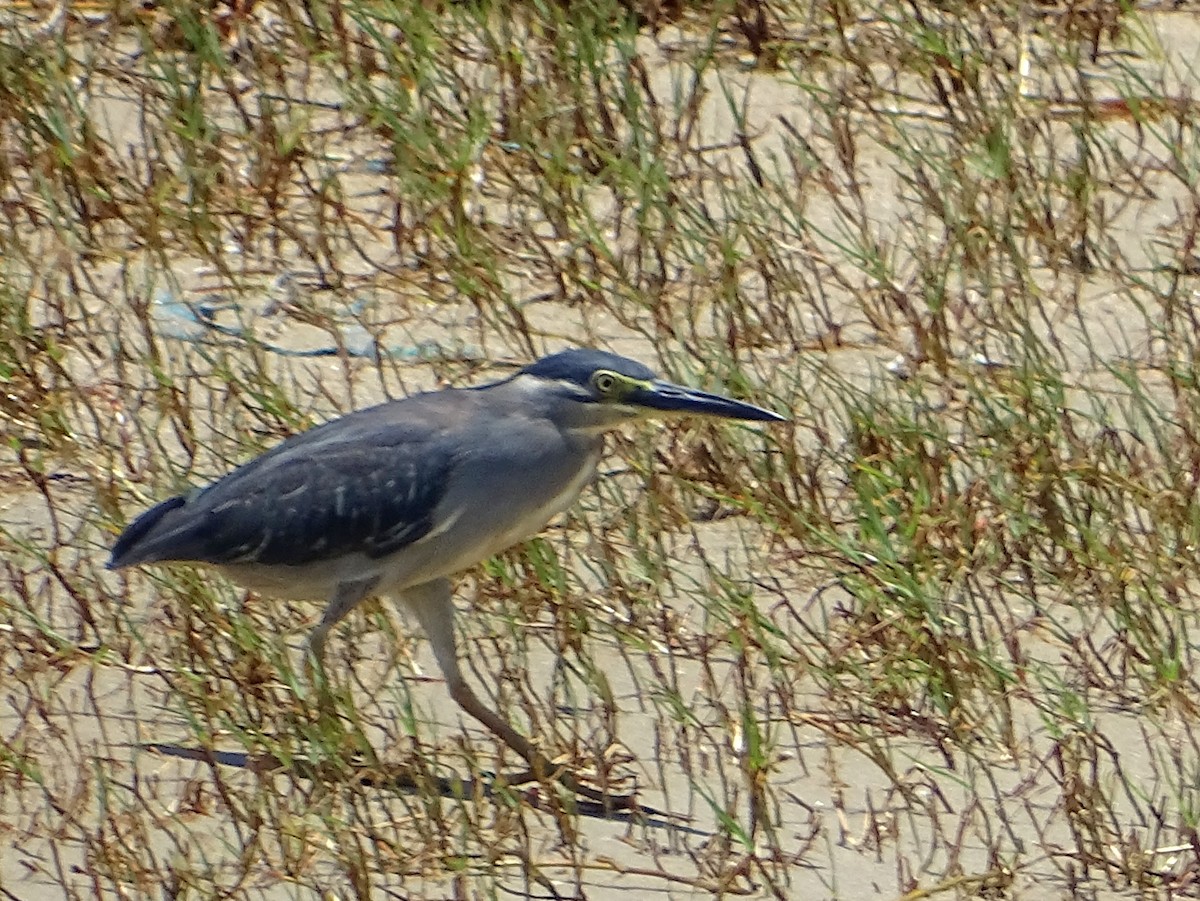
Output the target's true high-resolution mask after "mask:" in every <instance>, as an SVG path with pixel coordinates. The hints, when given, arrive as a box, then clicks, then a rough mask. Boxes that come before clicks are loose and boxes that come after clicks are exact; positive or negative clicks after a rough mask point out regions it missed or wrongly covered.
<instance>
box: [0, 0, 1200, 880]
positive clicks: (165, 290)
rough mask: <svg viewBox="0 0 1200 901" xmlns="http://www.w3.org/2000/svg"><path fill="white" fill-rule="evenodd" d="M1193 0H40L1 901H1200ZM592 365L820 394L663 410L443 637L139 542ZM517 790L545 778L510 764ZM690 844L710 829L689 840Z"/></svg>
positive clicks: (5, 220) (14, 428) (491, 573)
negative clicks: (753, 900)
mask: <svg viewBox="0 0 1200 901" xmlns="http://www.w3.org/2000/svg"><path fill="white" fill-rule="evenodd" d="M1198 42H1200V24H1197V21H1196V18H1195V11H1194V10H1190V9H1185V8H1183V7H1181V6H1179V5H1178V4H1176V5H1172V4H1165V3H1150V2H1147V3H1128V2H1126V3H1113V2H1095V3H1088V4H1083V3H1073V2H1065V0H1064V2H1062V3H1060V4H1057V5H1056V4H1054V3H1017V2H1000V3H993V4H976V3H965V2H955V0H948V2H943V3H937V4H935V3H921V2H911V3H909V2H906V3H889V2H878V0H859V2H845V0H825V2H816V3H810V4H798V3H787V2H774V0H771V2H760V0H737V2H726V0H717V2H716V3H715V4H714V5H710V6H703V5H697V4H683V3H646V4H637V5H622V4H619V3H615V2H611V0H572V2H571V3H570V4H545V3H540V2H532V3H528V2H521V3H505V2H500V0H467V2H462V3H453V4H437V3H426V4H421V3H416V2H413V0H343V2H325V0H314V2H308V3H304V4H291V3H282V2H268V0H259V2H229V3H223V4H197V3H194V2H192V0H165V2H162V3H158V4H149V5H142V6H130V5H128V4H116V3H114V4H106V3H89V2H77V3H72V4H60V5H55V6H50V5H46V4H38V3H34V4H26V3H23V2H12V3H9V4H7V5H6V6H4V7H3V8H2V9H0V217H2V218H0V434H2V435H3V449H0V480H2V484H3V489H4V490H3V492H0V495H2V496H0V560H2V561H3V562H2V566H3V569H4V573H5V578H4V579H3V581H0V699H2V700H3V704H2V706H0V847H3V848H4V850H3V851H0V895H3V896H4V897H6V898H22V899H24V898H34V897H37V898H42V897H60V896H61V897H64V898H81V899H82V898H93V897H101V898H129V897H142V896H155V897H170V898H180V899H182V898H212V897H227V898H270V899H274V898H289V897H295V898H315V897H338V898H342V897H362V898H366V897H388V896H392V895H395V896H400V897H461V898H476V897H479V898H488V897H497V898H499V897H512V896H525V895H528V896H531V897H541V898H554V897H561V898H576V897H578V898H584V897H586V898H592V899H595V898H610V897H621V896H628V897H642V896H643V895H644V894H645V893H648V892H654V893H657V895H658V896H661V897H686V896H689V895H697V896H708V895H716V896H722V897H723V896H742V895H749V896H755V897H775V898H824V897H828V898H845V899H862V898H884V899H906V901H915V899H921V898H933V897H954V898H976V897H982V898H1012V899H1021V898H1028V899H1044V898H1064V899H1066V898H1070V899H1110V898H1111V899H1124V898H1128V899H1133V898H1138V899H1143V898H1164V899H1166V898H1184V897H1194V896H1195V895H1196V893H1197V885H1198V884H1200V882H1198V879H1200V838H1198V833H1197V827H1198V821H1200V783H1198V782H1197V774H1198V773H1200V744H1198V742H1197V739H1196V736H1195V733H1196V731H1197V730H1196V729H1195V724H1196V722H1197V720H1196V719H1194V717H1196V716H1197V698H1200V685H1198V681H1197V680H1198V674H1197V670H1196V666H1197V664H1198V662H1200V660H1198V657H1197V655H1198V653H1200V648H1198V645H1197V640H1198V638H1194V636H1200V580H1198V579H1197V577H1196V575H1195V573H1196V572H1197V564H1198V563H1200V560H1198V558H1200V494H1198V492H1200V387H1198V384H1200V363H1198V361H1197V353H1196V348H1197V341H1198V339H1197V335H1198V333H1200V319H1198V316H1197V313H1196V310H1197V307H1198V305H1197V298H1198V297H1200V294H1198V292H1200V281H1198V279H1200V251H1198V250H1197V235H1198V234H1200V206H1198V203H1197V196H1200V195H1198V182H1200V124H1198V123H1200V118H1198V116H1197V107H1196V101H1195V100H1194V99H1193V96H1194V95H1195V94H1196V92H1197V88H1198V86H1200V73H1198V71H1197V66H1198V65H1200V64H1198V63H1197V56H1196V53H1195V48H1196V46H1197V44H1198ZM568 343H580V344H592V345H600V346H605V347H609V348H611V349H614V350H617V351H619V352H622V353H625V354H627V355H630V356H634V357H638V358H640V359H642V360H644V361H645V362H647V363H651V364H653V365H655V366H657V367H658V368H659V369H661V370H662V371H663V372H665V373H667V374H669V375H671V376H672V377H675V378H678V379H680V380H684V381H690V382H693V383H696V384H710V385H719V386H722V388H723V389H727V390H729V391H730V392H731V393H738V394H742V395H744V396H748V397H750V398H752V399H754V400H755V401H757V402H761V403H763V404H765V405H767V406H772V407H774V408H776V409H781V410H790V411H791V413H792V415H793V416H794V423H793V425H792V426H791V427H789V428H783V429H772V430H762V429H754V428H744V427H737V426H735V427H729V426H719V427H718V426H710V425H703V424H702V425H699V426H697V425H695V424H691V425H685V426H682V427H680V428H672V429H669V430H662V431H659V432H657V433H630V434H628V435H626V436H623V437H622V438H621V439H620V440H619V441H616V442H614V445H613V447H612V455H611V459H610V460H609V462H608V463H607V464H606V475H605V477H604V478H603V479H602V480H601V481H600V483H599V484H597V486H596V487H595V489H594V490H592V491H590V492H589V493H588V494H587V495H586V496H585V499H584V501H583V503H582V504H581V505H580V506H579V507H578V508H577V509H576V510H575V511H574V512H572V513H571V514H570V516H569V517H567V518H566V519H565V520H564V521H563V522H562V523H561V524H560V525H558V526H556V527H554V528H552V529H550V530H549V531H547V532H546V533H545V534H544V535H542V536H540V537H539V538H537V539H535V540H533V541H531V542H529V543H527V544H526V545H525V546H523V547H521V548H519V549H517V550H514V551H512V552H510V553H508V554H506V555H505V556H504V557H502V558H499V559H496V560H493V561H490V562H489V563H487V564H486V565H484V566H482V567H480V568H478V569H477V570H476V571H474V572H472V573H469V574H467V575H466V576H464V578H463V579H462V581H461V586H460V590H459V600H460V604H461V605H462V606H463V607H464V608H469V610H470V615H469V616H466V617H462V618H461V620H462V622H463V627H462V628H463V632H464V634H463V641H464V646H465V648H466V649H467V653H466V654H465V658H466V660H467V662H468V663H469V665H470V666H471V667H473V672H472V673H471V674H470V675H469V677H470V678H472V679H473V680H474V682H475V684H476V685H478V686H480V688H481V690H482V691H483V692H485V696H486V697H488V698H490V699H491V700H493V701H494V703H495V704H496V705H497V706H498V707H501V708H503V709H504V710H505V712H506V714H507V715H509V716H510V717H511V718H512V719H513V720H514V721H515V722H517V723H519V724H521V726H522V728H524V729H525V730H527V732H528V734H530V735H533V736H536V737H537V738H538V739H539V740H540V741H541V742H542V743H543V746H544V747H545V749H546V750H547V751H548V753H549V754H550V756H552V757H555V756H560V755H561V756H562V757H563V759H564V760H568V761H570V764H571V766H572V767H573V768H575V769H576V770H578V771H579V772H581V773H583V774H585V775H586V776H588V777H589V778H590V779H591V781H592V782H593V783H594V784H596V785H599V786H601V787H605V788H607V787H610V786H612V787H614V788H619V789H620V790H622V791H624V790H628V789H630V788H631V787H634V786H636V787H637V789H638V791H639V793H640V795H641V797H643V798H644V800H645V801H646V803H647V804H650V805H653V806H654V807H656V808H660V809H663V810H666V811H669V812H671V813H672V814H675V815H677V816H673V817H651V818H648V819H646V820H643V821H638V820H629V819H623V820H622V819H616V820H606V819H604V818H602V817H600V816H598V813H599V811H597V810H594V809H592V808H590V807H588V806H586V805H583V804H580V803H578V801H577V799H573V798H570V797H566V796H564V795H563V794H562V793H561V792H560V791H557V790H556V789H555V788H554V787H553V786H551V785H541V786H538V787H536V788H531V787H530V786H527V785H520V786H518V785H508V784H506V782H505V780H504V778H503V774H504V773H506V772H508V771H509V770H510V768H511V767H512V766H513V765H514V764H515V763H516V761H513V760H511V759H507V758H506V757H501V756H499V755H500V749H499V748H497V746H496V743H495V742H494V741H492V740H491V738H490V737H489V736H488V735H486V734H485V733H482V732H481V731H480V730H478V729H477V728H475V726H474V725H473V724H472V723H468V722H463V721H461V720H460V719H459V718H458V717H457V716H456V715H455V711H454V708H453V707H452V706H448V705H447V704H446V703H445V695H444V687H443V686H441V685H440V684H438V682H437V681H436V680H433V679H428V678H425V676H424V674H425V673H435V672H436V669H435V668H433V667H432V666H431V662H430V660H429V659H428V654H427V649H426V648H425V646H424V644H423V643H422V642H421V641H420V640H419V636H414V632H413V629H412V628H411V627H410V626H409V625H408V624H407V623H405V622H403V621H402V620H401V619H400V618H399V617H398V616H396V615H394V614H393V611H392V609H391V607H390V606H389V605H388V604H387V603H386V602H384V603H380V604H371V605H367V609H366V611H365V612H364V613H359V614H355V615H354V616H352V617H351V618H350V620H349V622H348V623H347V624H346V625H345V626H343V627H342V628H341V629H340V630H339V633H338V636H337V639H336V640H335V641H333V642H332V643H331V647H330V651H331V663H334V661H336V663H334V672H335V673H336V674H337V678H338V683H337V684H336V685H335V686H334V689H335V691H336V692H337V694H338V705H339V707H338V709H339V712H340V713H341V719H340V720H338V721H333V720H331V719H330V718H328V717H318V716H317V715H316V714H315V712H314V710H313V709H312V707H311V705H310V703H309V701H310V696H309V689H308V687H307V684H306V682H305V679H304V676H303V671H302V667H301V666H300V655H299V646H300V643H301V641H302V640H303V638H304V636H305V635H306V634H307V631H308V629H309V628H310V627H311V625H312V623H313V621H314V619H315V617H316V616H317V615H318V613H319V605H317V604H313V605H311V606H306V605H302V604H294V603H285V602H282V601H278V600H276V599H273V598H269V597H260V596H257V595H244V594H242V593H241V592H239V591H237V590H236V589H234V588H232V587H231V586H229V585H227V584H226V583H223V582H222V581H220V580H219V579H217V578H216V577H213V576H211V575H209V574H205V573H201V572H197V571H192V570H188V569H186V568H180V569H159V570H154V571H146V572H138V573H135V574H129V575H121V576H117V575H114V574H111V573H108V572H106V571H105V570H104V568H103V563H104V560H105V559H106V556H107V548H108V546H109V545H110V543H111V540H112V538H113V536H114V535H115V534H116V532H117V531H118V529H119V528H120V527H121V526H122V525H123V524H124V523H125V522H127V521H128V519H129V518H130V517H131V516H132V515H134V514H135V513H136V512H137V511H138V510H140V509H142V508H143V507H144V506H145V505H146V504H147V503H149V502H150V501H151V500H153V499H155V498H159V497H162V496H164V495H166V494H167V493H168V492H171V491H175V490H178V489H180V488H181V486H184V485H186V484H199V483H203V482H205V481H207V480H208V479H210V478H212V477H214V476H216V475H218V474H220V473H222V472H224V471H226V470H227V469H228V468H229V467H230V466H232V465H234V464H236V463H237V462H239V461H242V460H244V459H246V458H248V457H249V456H251V455H252V454H254V453H256V452H259V451H261V450H263V449H264V448H266V447H268V446H270V445H271V444H273V443H274V442H276V441H278V440H279V439H280V438H281V437H283V436H285V435H288V434H292V433H294V432H296V431H298V430H301V429H303V428H306V427H308V426H309V425H311V424H312V423H315V422H318V421H321V420H322V419H324V418H327V417H328V416H331V415H334V414H335V413H337V412H339V411H344V410H347V409H350V408H352V407H359V406H364V405H367V404H369V403H371V402H374V401H377V400H380V399H382V398H384V397H387V396H395V395H398V394H403V393H406V392H412V391H416V390H420V389H421V388H424V387H429V386H432V385H435V384H444V383H454V384H470V383H473V382H478V381H481V380H484V379H487V378H490V377H495V376H498V375H500V374H501V373H503V372H505V371H507V369H506V368H505V367H507V366H508V365H509V364H518V363H521V362H524V361H526V360H528V359H530V358H531V357H533V356H536V355H538V354H540V353H542V352H545V351H547V350H551V349H556V348H559V347H561V346H563V345H565V344H568ZM496 774H500V775H499V776H497V775H496ZM684 818H687V819H684Z"/></svg>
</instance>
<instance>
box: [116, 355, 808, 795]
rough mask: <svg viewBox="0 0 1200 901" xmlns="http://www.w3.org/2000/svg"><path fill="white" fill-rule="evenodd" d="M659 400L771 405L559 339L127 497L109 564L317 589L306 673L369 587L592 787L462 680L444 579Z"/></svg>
mask: <svg viewBox="0 0 1200 901" xmlns="http://www.w3.org/2000/svg"><path fill="white" fill-rule="evenodd" d="M675 415H693V416H706V417H716V418H721V419H731V420H745V421H756V422H780V421H784V420H785V417H783V416H781V415H779V414H778V413H774V412H772V411H770V410H768V409H765V408H763V407H758V406H754V405H753V404H750V403H746V402H743V401H739V400H734V399H732V398H729V397H725V396H722V395H720V394H713V393H709V392H706V391H700V390H697V389H695V388H690V387H686V386H684V385H679V384H673V383H671V382H668V381H664V380H662V379H660V378H658V377H657V376H656V375H655V373H654V372H653V371H652V370H651V369H649V368H648V367H646V366H644V365H642V364H641V363H638V362H636V361H634V360H630V359H627V358H624V357H621V356H618V355H616V354H613V353H609V352H606V351H602V350H595V349H589V348H574V349H569V350H564V351H560V352H558V353H554V354H551V355H550V356H546V357H543V358H542V359H540V360H537V361H536V362H534V363H531V364H529V365H527V366H525V367H523V368H521V369H519V370H517V371H516V372H515V373H514V374H512V375H510V376H508V377H507V378H503V379H501V380H499V381H494V382H490V383H488V384H483V385H479V386H475V387H467V388H445V389H442V390H439V391H430V392H425V393H421V394H416V395H412V396H410V397H406V398H402V399H397V400H392V401H388V402H386V403H383V404H380V405H378V406H374V407H370V408H367V409H362V410H358V411H355V412H352V413H348V414H346V415H344V416H342V417H340V418H337V419H334V420H331V421H329V422H326V423H324V424H323V425H318V426H316V427H315V428H312V429H310V430H308V431H305V432H302V433H299V434H297V435H293V436H292V437H290V438H287V439H285V440H284V441H283V442H281V443H280V444H278V445H277V446H275V447H274V448H272V449H271V450H268V451H267V452H265V453H263V454H262V455H260V456H258V457H256V458H254V459H252V460H250V461H249V462H248V463H245V464H243V465H242V466H240V467H238V468H236V469H234V470H233V471H232V472H230V473H228V474H227V475H225V476H224V477H222V478H220V479H218V480H217V481H215V482H213V483H212V484H210V485H208V486H207V487H205V488H200V489H196V490H193V491H190V492H187V493H185V494H179V495H176V496H174V497H170V498H167V499H166V500H164V501H162V502H160V503H159V504H157V505H156V506H154V507H151V508H150V509H149V510H147V511H145V512H144V513H142V514H141V515H140V516H138V517H137V518H136V519H135V520H134V521H133V522H132V523H131V524H130V525H129V526H128V527H127V528H126V529H125V530H124V531H123V532H122V533H121V535H120V536H119V537H118V538H117V541H116V543H115V544H114V546H113V549H112V556H111V558H110V560H109V562H108V566H109V568H110V569H125V568H127V567H132V566H140V565H143V564H153V563H198V564H206V565H208V566H210V567H213V568H215V569H216V570H218V571H219V572H221V573H223V574H224V575H225V576H227V577H228V578H229V579H230V580H232V581H233V582H235V583H237V584H239V585H241V586H243V587H245V588H247V589H250V590H252V591H255V592H259V593H262V594H267V595H271V596H275V597H278V598H281V599H288V600H323V601H325V602H326V607H325V610H324V613H323V615H322V616H321V619H320V622H319V623H318V624H317V625H316V627H315V628H314V629H313V631H312V633H311V635H310V636H309V639H308V642H307V656H306V659H307V660H309V661H311V662H312V663H313V664H315V668H316V670H315V671H316V672H318V673H323V672H324V665H325V649H326V644H327V642H328V639H329V634H330V631H331V630H332V629H333V628H334V626H336V625H337V624H338V622H340V621H341V620H342V619H343V618H344V617H345V616H346V615H347V614H348V613H349V612H350V611H351V610H353V609H354V607H355V606H356V605H358V604H359V603H360V602H361V601H363V600H364V599H366V598H368V597H372V596H376V595H379V596H387V597H390V598H393V599H395V600H396V601H397V602H399V604H400V606H401V607H402V608H403V609H404V610H406V611H407V612H408V613H410V614H411V615H412V617H413V618H415V620H416V621H417V624H418V625H419V626H420V628H421V630H422V631H423V632H424V633H425V635H426V637H427V638H428V640H429V642H430V644H431V646H432V650H433V654H434V657H435V659H436V661H437V664H438V668H439V669H440V670H441V672H442V675H443V677H444V678H445V681H446V686H447V688H448V690H449V693H450V696H451V698H453V700H454V701H455V703H457V704H458V705H459V707H460V708H461V709H462V710H464V711H465V712H466V713H468V714H469V715H470V716H472V717H474V718H475V719H476V720H478V721H479V722H480V723H482V724H483V725H484V726H486V727H487V728H488V729H489V730H490V731H491V732H492V733H493V734H494V735H495V736H496V737H498V738H499V739H500V740H502V741H503V742H504V743H505V744H506V745H507V746H508V747H509V748H511V749H512V750H513V751H514V752H516V753H517V754H518V755H519V756H520V757H521V758H522V759H523V760H524V761H525V762H526V763H527V764H528V765H529V767H530V768H531V770H532V772H533V774H534V775H535V776H536V778H538V779H548V778H554V779H555V780H557V781H558V782H559V783H560V784H562V785H564V786H565V787H566V788H567V789H568V790H570V791H572V792H575V793H577V794H580V795H582V796H585V797H589V798H593V799H602V795H601V794H600V793H598V792H597V791H596V790H595V789H591V788H590V787H588V786H585V785H583V784H581V783H580V782H579V781H578V779H576V778H575V777H574V776H573V775H572V774H571V773H570V772H569V771H566V770H563V769H561V768H558V769H556V768H555V766H554V765H553V764H551V762H550V761H549V759H548V758H546V757H545V755H544V754H543V753H542V752H541V751H540V750H539V749H538V748H537V747H536V746H535V745H534V743H533V742H531V741H530V740H529V739H528V738H526V737H525V736H524V735H522V734H521V733H520V732H518V731H517V730H516V729H515V728H514V727H513V726H512V725H511V724H510V723H509V722H508V720H506V719H505V718H503V717H502V716H500V715H499V714H498V713H497V712H495V711H494V710H492V709H490V708H489V707H487V706H486V705H485V704H483V703H482V702H481V701H480V700H479V698H478V697H477V696H476V694H475V692H474V691H473V690H472V689H471V687H470V685H468V683H467V682H466V680H465V679H464V677H463V673H462V670H461V669H460V667H459V662H458V653H457V649H456V642H455V629H454V604H453V590H452V585H451V581H450V579H451V577H452V576H454V575H455V574H457V573H459V572H462V571H463V570H466V569H468V568H470V567H472V566H474V565H475V564H477V563H479V562H480V561H482V560H485V559H487V558H489V557H491V556H493V555H495V554H498V553H500V552H501V551H503V550H505V549H506V548H509V547H512V546H513V545H515V544H517V543H519V542H521V541H523V540H525V539H527V538H529V537H531V536H533V535H535V534H537V533H538V532H540V531H541V530H542V528H543V527H544V526H545V525H546V524H547V523H548V522H549V521H550V520H552V519H553V518H554V517H555V516H557V515H558V514H560V513H562V512H564V511H565V510H567V509H568V508H569V507H570V506H571V505H572V504H573V503H574V502H575V500H576V499H577V498H578V497H579V495H580V493H581V492H582V491H583V490H584V488H585V487H586V486H587V485H588V483H589V482H590V481H591V480H592V479H593V478H594V477H595V475H596V470H597V466H598V464H599V462H600V459H601V456H602V454H603V449H604V437H605V434H606V433H608V432H611V431H613V430H614V429H617V428H619V427H620V426H622V425H624V424H626V423H629V422H633V421H638V420H644V419H651V418H661V417H669V416H675Z"/></svg>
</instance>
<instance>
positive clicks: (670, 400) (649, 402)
mask: <svg viewBox="0 0 1200 901" xmlns="http://www.w3.org/2000/svg"><path fill="white" fill-rule="evenodd" d="M627 399H628V401H629V402H630V403H631V404H633V405H635V406H638V407H644V408H646V409H649V410H661V411H662V412H664V413H686V414H691V415H693V416H716V417H719V418H721V419H748V420H754V421H755V422H786V421H787V417H786V416H780V415H779V414H778V413H775V412H772V411H771V410H765V409H763V408H762V407H756V406H754V404H746V403H742V402H741V401H740V400H734V399H733V398H730V397H723V396H721V395H720V394H710V393H709V392H707V391H699V390H697V389H695V388H687V387H685V386H683V385H673V384H671V383H670V382H662V381H658V380H655V381H653V382H651V383H650V385H649V386H648V387H646V388H641V389H639V390H637V391H634V392H633V393H632V394H631V395H629V397H628V398H627Z"/></svg>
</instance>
